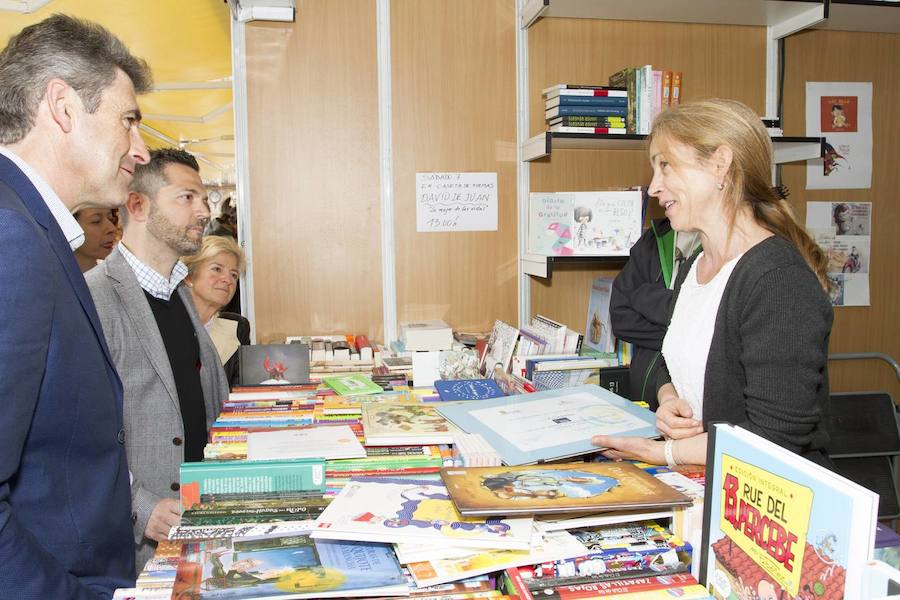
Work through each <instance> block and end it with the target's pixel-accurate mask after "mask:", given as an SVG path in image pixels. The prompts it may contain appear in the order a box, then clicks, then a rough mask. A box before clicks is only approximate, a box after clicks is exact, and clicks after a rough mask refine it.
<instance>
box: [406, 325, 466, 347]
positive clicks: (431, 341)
mask: <svg viewBox="0 0 900 600" xmlns="http://www.w3.org/2000/svg"><path fill="white" fill-rule="evenodd" d="M400 341H401V342H403V345H404V346H405V349H406V351H407V352H418V351H422V350H425V351H433V350H450V349H451V348H452V347H453V330H452V329H450V326H449V325H447V324H446V323H444V322H443V321H441V320H433V321H410V322H408V323H401V324H400Z"/></svg>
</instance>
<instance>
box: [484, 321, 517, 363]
mask: <svg viewBox="0 0 900 600" xmlns="http://www.w3.org/2000/svg"><path fill="white" fill-rule="evenodd" d="M518 339H519V330H518V329H516V328H515V327H513V326H512V325H507V324H506V323H504V322H503V321H499V320H498V321H495V322H494V327H493V329H491V336H490V337H489V338H488V342H487V348H486V349H485V351H484V355H483V356H482V357H481V362H480V364H479V370H480V371H481V374H482V375H484V376H490V375H491V374H492V373H493V372H494V369H495V368H497V367H499V368H500V370H501V371H504V372H505V371H508V370H509V361H510V360H511V359H512V355H513V351H515V349H516V341H517V340H518Z"/></svg>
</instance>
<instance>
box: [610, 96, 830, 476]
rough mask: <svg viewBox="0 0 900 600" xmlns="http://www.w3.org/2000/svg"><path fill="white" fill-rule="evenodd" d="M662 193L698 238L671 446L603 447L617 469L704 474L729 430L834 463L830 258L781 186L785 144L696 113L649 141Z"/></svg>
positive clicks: (687, 109)
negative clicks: (624, 464)
mask: <svg viewBox="0 0 900 600" xmlns="http://www.w3.org/2000/svg"><path fill="white" fill-rule="evenodd" d="M649 142H650V163H651V166H652V168H653V180H652V182H651V184H650V190H649V192H650V195H651V196H655V197H656V198H657V199H658V200H659V203H660V205H661V206H662V207H663V208H664V209H665V211H666V216H667V217H668V218H669V220H670V221H671V223H672V227H673V228H674V229H676V230H677V231H697V232H699V234H700V238H701V242H702V247H703V251H702V252H701V253H699V254H698V255H697V256H695V257H694V258H693V259H692V260H691V261H689V262H687V263H686V264H685V265H684V266H683V267H682V269H681V271H680V273H679V276H678V280H677V282H676V287H675V293H676V300H675V303H674V304H673V310H672V314H671V315H670V322H669V329H668V333H667V334H666V338H665V340H664V342H663V357H664V359H665V363H666V364H665V366H666V368H664V369H663V370H662V372H661V374H660V378H659V380H658V382H657V398H658V400H659V408H658V409H657V412H656V415H657V428H658V429H659V431H660V433H662V434H663V435H664V436H665V437H666V438H667V439H666V440H665V441H653V440H646V439H641V438H632V437H609V436H595V437H594V440H593V441H594V443H595V444H597V445H598V446H603V447H606V448H608V450H606V451H605V452H604V454H605V455H606V456H607V457H609V458H614V459H617V458H638V459H641V460H644V461H647V462H652V463H656V464H667V463H668V464H670V465H673V464H679V463H691V464H704V463H705V462H706V444H707V437H706V435H707V434H706V431H707V428H708V425H709V423H711V422H715V421H728V422H731V423H734V424H736V425H740V426H741V427H743V428H745V429H748V430H750V431H752V432H754V433H756V434H758V435H760V436H762V437H764V438H767V439H769V440H771V441H773V442H775V443H777V444H779V445H781V446H783V447H785V448H788V449H790V450H792V451H794V452H796V453H798V454H801V455H803V456H806V457H807V458H809V459H811V460H814V461H816V462H819V463H822V464H827V459H826V458H825V455H824V453H823V452H822V449H823V448H824V446H825V445H826V443H827V441H828V436H827V434H826V432H825V427H824V420H825V416H826V410H827V401H828V373H827V370H826V361H827V354H828V337H829V334H830V332H831V324H832V319H833V313H832V309H831V305H830V303H829V301H828V296H827V294H826V291H825V290H826V289H827V277H826V264H827V261H826V257H825V255H824V253H823V252H822V250H821V249H820V248H819V247H818V246H817V245H816V244H815V242H814V241H813V240H812V239H811V238H810V237H809V235H808V234H807V233H806V232H805V230H804V229H803V228H802V227H801V226H800V225H799V224H798V223H797V222H796V220H795V219H794V216H793V213H792V211H791V209H790V206H789V205H788V204H787V202H786V201H785V200H784V199H783V198H780V197H779V196H778V195H777V194H776V192H775V191H773V189H772V187H771V184H770V177H771V165H772V156H773V151H772V143H771V140H770V139H769V136H768V135H767V133H766V130H765V129H764V128H763V126H762V122H761V120H760V119H759V117H758V116H757V115H756V114H755V113H754V112H753V111H752V110H750V109H749V108H748V107H746V106H744V105H743V104H741V103H739V102H736V101H731V100H706V101H702V102H696V103H690V104H684V105H682V106H680V107H677V108H673V109H670V110H667V111H665V112H663V113H661V114H660V116H659V117H657V119H656V121H655V122H654V125H653V132H652V133H651V135H650V138H649Z"/></svg>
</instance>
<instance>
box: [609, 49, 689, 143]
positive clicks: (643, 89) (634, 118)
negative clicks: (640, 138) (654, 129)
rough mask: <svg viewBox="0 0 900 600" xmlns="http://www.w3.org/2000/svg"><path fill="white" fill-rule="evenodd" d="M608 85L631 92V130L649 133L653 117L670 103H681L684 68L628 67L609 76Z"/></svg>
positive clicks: (643, 133) (629, 120)
mask: <svg viewBox="0 0 900 600" xmlns="http://www.w3.org/2000/svg"><path fill="white" fill-rule="evenodd" d="M609 85H611V86H616V87H624V88H625V89H626V90H627V92H628V107H627V114H628V117H627V119H626V127H627V129H628V133H636V134H641V135H646V134H648V133H650V127H651V126H652V125H653V119H655V118H656V115H658V114H659V113H660V112H662V111H663V110H664V109H666V108H667V107H669V106H674V105H676V104H680V103H681V97H682V94H681V92H682V89H683V87H682V86H683V75H682V72H681V71H668V70H658V69H654V68H653V66H652V65H644V66H643V67H627V68H624V69H622V70H621V71H618V72H616V73H614V74H612V75H610V77H609Z"/></svg>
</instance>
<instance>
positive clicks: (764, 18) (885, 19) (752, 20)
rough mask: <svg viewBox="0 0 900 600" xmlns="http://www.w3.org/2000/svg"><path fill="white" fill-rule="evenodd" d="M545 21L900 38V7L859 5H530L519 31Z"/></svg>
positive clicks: (721, 0) (588, 0)
mask: <svg viewBox="0 0 900 600" xmlns="http://www.w3.org/2000/svg"><path fill="white" fill-rule="evenodd" d="M543 17H568V18H594V19H610V20H617V21H661V22H666V23H709V24H719V25H759V26H766V27H772V28H775V29H782V30H787V29H790V30H793V31H797V30H799V29H802V28H804V27H806V26H812V27H814V28H816V29H835V30H841V31H869V32H880V33H897V32H900V4H898V3H895V2H879V3H875V2H861V1H860V0H830V1H828V0H819V1H816V0H813V1H808V0H804V1H783V2H772V1H768V0H716V1H715V2H687V1H685V0H629V1H628V2H622V1H621V0H526V2H525V4H524V6H523V8H522V12H521V16H520V26H521V27H522V28H528V27H531V26H532V25H533V24H534V23H536V22H537V21H538V20H539V19H541V18H543ZM804 24H806V25H804Z"/></svg>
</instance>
